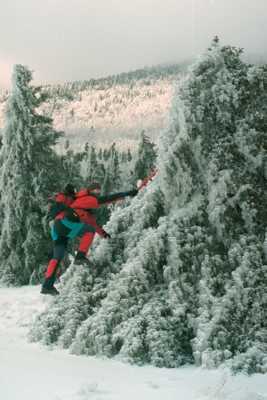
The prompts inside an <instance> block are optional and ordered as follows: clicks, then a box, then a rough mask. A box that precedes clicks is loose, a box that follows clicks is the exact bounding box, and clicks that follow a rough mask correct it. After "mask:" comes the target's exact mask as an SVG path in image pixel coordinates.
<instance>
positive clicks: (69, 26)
mask: <svg viewBox="0 0 267 400" xmlns="http://www.w3.org/2000/svg"><path fill="white" fill-rule="evenodd" d="M266 22H267V0H42V1H41V0H0V86H1V85H2V86H3V85H4V86H8V85H9V81H10V74H11V70H12V65H13V64H15V63H20V64H25V65H28V66H29V67H30V68H31V69H32V70H33V71H34V77H35V79H36V81H37V82H63V81H71V80H79V79H90V78H94V77H100V76H105V75H109V74H113V73H118V72H124V71H129V70H133V69H136V68H141V67H143V66H150V65H154V64H160V63H165V62H172V61H180V60H183V59H185V58H188V57H191V56H192V55H193V54H198V53H199V52H201V51H202V50H203V49H205V48H206V47H208V46H209V44H210V41H211V39H212V38H213V37H214V36H215V35H216V34H217V35H219V37H220V38H221V41H222V43H224V44H233V45H237V46H241V47H244V48H245V50H246V52H247V53H258V54H266V53H267V43H266V37H267V23H266Z"/></svg>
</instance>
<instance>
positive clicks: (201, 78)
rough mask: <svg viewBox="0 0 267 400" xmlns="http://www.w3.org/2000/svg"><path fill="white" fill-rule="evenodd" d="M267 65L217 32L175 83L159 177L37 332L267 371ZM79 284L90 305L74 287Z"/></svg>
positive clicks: (117, 351) (120, 350)
mask: <svg viewBox="0 0 267 400" xmlns="http://www.w3.org/2000/svg"><path fill="white" fill-rule="evenodd" d="M266 71H267V68H266V66H262V67H253V66H250V65H247V64H245V63H244V62H243V61H242V59H241V51H240V50H239V49H236V48H234V47H229V46H226V47H221V46H220V44H219V43H218V40H217V39H216V40H214V42H213V43H212V46H211V48H210V49H209V50H208V51H207V52H206V54H204V55H203V57H202V58H201V59H200V60H199V61H198V62H197V63H196V64H195V65H194V66H193V67H192V68H191V70H190V73H189V74H188V76H187V77H186V79H185V80H184V81H183V82H180V83H179V86H178V87H177V93H176V96H175V97H174V100H173V107H172V113H171V115H170V124H169V128H168V130H167V131H164V132H163V133H162V135H161V140H160V146H159V157H158V161H157V168H158V170H159V173H158V175H157V176H156V178H155V179H154V180H153V182H152V183H150V184H149V186H148V187H147V188H145V189H144V190H142V192H140V193H139V195H138V196H137V197H136V198H134V199H133V200H132V201H131V203H130V204H129V205H128V206H127V207H125V208H122V209H118V210H116V211H115V212H114V213H113V214H112V216H111V219H110V222H109V223H108V224H107V226H106V230H107V231H108V232H109V233H110V234H111V237H112V239H110V240H109V241H105V240H102V241H101V242H98V241H97V242H96V245H95V248H94V251H93V252H92V254H91V259H92V262H93V265H94V269H92V270H85V271H86V272H84V274H85V276H84V278H83V280H81V271H80V269H77V270H76V267H75V265H73V266H72V267H71V269H70V271H68V272H69V274H68V275H66V280H65V283H64V284H63V285H62V287H61V291H62V295H61V296H59V298H57V299H56V300H55V303H54V306H52V307H50V308H49V310H47V311H46V312H45V313H44V314H42V315H40V317H39V318H38V319H37V321H36V323H35V325H34V326H33V329H32V331H31V338H32V339H33V340H43V341H45V342H46V343H49V344H50V343H60V344H62V343H63V345H66V346H67V347H70V349H71V351H72V352H74V353H77V354H88V355H92V354H93V355H94V354H102V355H107V356H118V357H120V358H123V359H126V360H128V361H130V362H135V363H140V364H142V363H152V364H154V365H157V366H167V367H176V366H179V365H182V364H185V363H197V364H202V365H205V366H216V365H219V364H220V363H223V362H231V364H232V366H233V368H234V369H235V370H238V369H245V370H246V371H248V372H255V371H258V372H264V371H265V372H266V370H267V362H266V360H267V349H266V334H267V326H266V321H267V315H266V313H267V304H266V302H267V297H266V284H267V266H266V240H267V239H266V220H267V215H266V207H265V204H266V178H267V177H266V131H267V113H266V104H267V102H266V93H267V92H266V85H267V77H266ZM264 249H265V250H264ZM90 278H91V280H92V281H93V285H92V289H91V291H88V287H87V283H86V282H88V280H90ZM77 286H78V287H79V293H77V296H78V297H79V299H81V298H82V307H81V308H75V304H76V302H77V296H76V299H75V300H73V293H72V294H70V295H69V294H68V291H69V288H70V287H73V288H75V287H77ZM66 305H68V306H67V308H68V310H72V314H71V319H72V320H73V324H72V325H71V326H72V329H71V331H70V332H71V333H70V334H69V335H68V340H67V342H66V341H64V337H65V328H66V327H67V326H69V325H70V321H69V320H68V321H66V315H67V311H66ZM86 306H87V307H88V308H87V311H86V312H84V309H85V307H86ZM75 310H76V311H75ZM77 321H79V323H77ZM73 327H75V329H74V328H73ZM48 331H49V332H50V334H49V336H48V335H47V332H48Z"/></svg>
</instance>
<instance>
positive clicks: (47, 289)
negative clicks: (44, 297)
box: [41, 276, 59, 296]
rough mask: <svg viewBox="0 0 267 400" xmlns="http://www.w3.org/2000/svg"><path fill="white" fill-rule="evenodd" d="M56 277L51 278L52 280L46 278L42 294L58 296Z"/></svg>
mask: <svg viewBox="0 0 267 400" xmlns="http://www.w3.org/2000/svg"><path fill="white" fill-rule="evenodd" d="M54 283H55V277H54V276H51V277H50V278H46V279H45V281H44V283H43V285H42V289H41V293H42V294H51V295H52V296H57V295H58V294H59V291H58V290H57V289H56V288H55V286H54Z"/></svg>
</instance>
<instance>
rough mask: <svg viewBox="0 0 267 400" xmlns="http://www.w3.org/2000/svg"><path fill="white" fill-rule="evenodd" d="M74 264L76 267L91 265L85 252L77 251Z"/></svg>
mask: <svg viewBox="0 0 267 400" xmlns="http://www.w3.org/2000/svg"><path fill="white" fill-rule="evenodd" d="M74 264H76V265H83V264H85V265H91V262H90V261H89V260H88V258H87V257H86V254H85V253H84V252H83V251H80V250H79V251H77V254H76V256H75V259H74Z"/></svg>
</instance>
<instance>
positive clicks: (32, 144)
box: [0, 65, 60, 284]
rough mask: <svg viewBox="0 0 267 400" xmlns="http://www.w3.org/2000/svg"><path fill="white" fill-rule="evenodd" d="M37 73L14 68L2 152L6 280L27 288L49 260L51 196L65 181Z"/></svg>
mask: <svg viewBox="0 0 267 400" xmlns="http://www.w3.org/2000/svg"><path fill="white" fill-rule="evenodd" d="M31 79H32V73H31V72H30V71H29V70H28V69H27V68H26V67H24V66H22V65H16V66H15V67H14V72H13V79H12V92H11V95H10V97H9V100H8V106H7V115H6V125H5V128H4V130H3V146H2V148H1V160H2V161H1V163H2V165H1V171H0V187H1V211H2V218H1V219H2V221H1V222H2V223H1V237H0V271H1V277H0V279H1V282H2V283H3V282H4V283H6V284H26V283H28V282H29V280H30V277H31V275H32V273H33V271H37V270H38V269H39V268H40V264H41V263H42V262H44V260H45V259H46V257H47V243H46V242H47V240H46V237H45V232H44V229H43V224H42V218H43V217H44V213H45V207H46V204H47V198H48V196H49V194H51V192H53V191H54V190H55V189H56V185H57V184H58V180H59V172H58V171H59V170H60V168H59V160H58V157H57V156H56V154H55V152H54V150H53V149H52V146H53V145H54V144H55V142H56V140H57V138H58V137H59V134H58V133H56V132H55V131H54V130H53V128H52V121H51V119H49V118H47V117H45V116H43V115H40V114H38V113H37V108H38V107H39V106H40V105H41V103H42V102H43V101H44V96H43V95H42V92H41V90H40V88H36V87H32V86H30V82H31Z"/></svg>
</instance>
